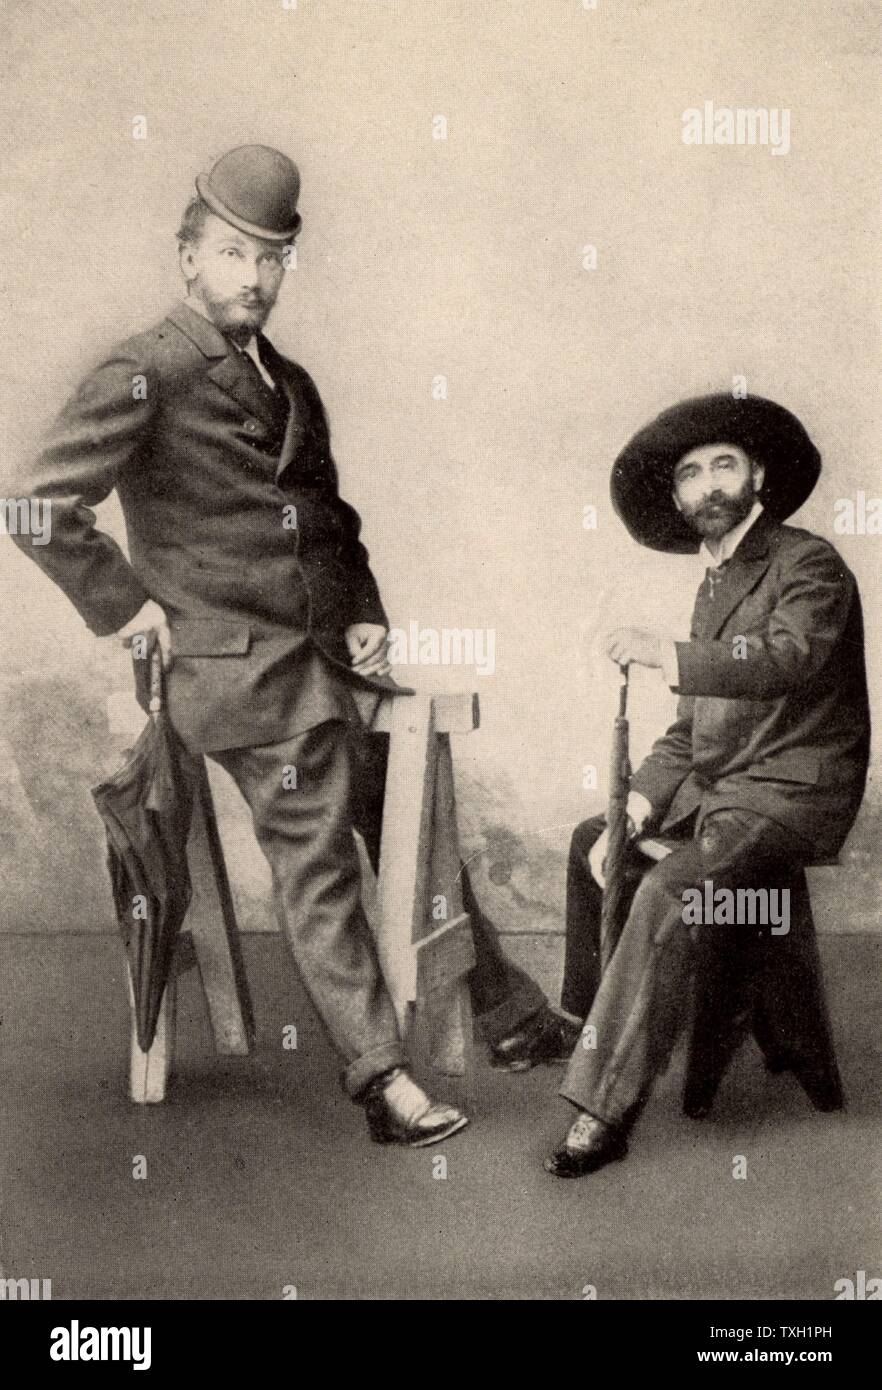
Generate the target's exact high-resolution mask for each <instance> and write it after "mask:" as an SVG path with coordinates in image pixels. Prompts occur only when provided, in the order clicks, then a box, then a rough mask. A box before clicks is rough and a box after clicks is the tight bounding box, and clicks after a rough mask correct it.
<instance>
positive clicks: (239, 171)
mask: <svg viewBox="0 0 882 1390" xmlns="http://www.w3.org/2000/svg"><path fill="white" fill-rule="evenodd" d="M196 191H197V192H198V194H199V196H200V198H201V199H202V201H203V202H204V203H207V204H208V206H209V207H210V208H211V210H212V212H215V213H217V215H218V217H222V218H223V219H224V221H225V222H230V223H231V224H232V225H233V226H234V227H238V228H239V230H240V232H247V233H248V235H249V236H257V237H262V238H263V240H264V241H278V242H283V241H290V240H291V239H292V237H295V236H296V235H297V233H298V232H299V231H300V224H301V217H300V214H299V212H298V211H297V199H298V197H299V196H300V172H299V170H298V168H297V165H296V164H294V163H293V161H292V160H290V159H289V158H288V156H287V155H286V154H281V153H280V152H279V150H273V149H271V148H270V147H269V145H237V147H236V149H234V150H228V151H227V153H226V154H223V155H221V157H220V159H219V160H218V161H217V163H216V164H215V165H214V166H213V167H212V170H211V173H210V174H199V175H198V176H197V178H196Z"/></svg>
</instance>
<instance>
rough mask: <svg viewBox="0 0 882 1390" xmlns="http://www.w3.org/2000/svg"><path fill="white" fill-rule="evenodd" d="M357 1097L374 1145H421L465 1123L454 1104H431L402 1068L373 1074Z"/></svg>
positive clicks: (411, 1146) (440, 1138) (460, 1127)
mask: <svg viewBox="0 0 882 1390" xmlns="http://www.w3.org/2000/svg"><path fill="white" fill-rule="evenodd" d="M360 1099H361V1100H362V1102H363V1104H364V1108H365V1114H366V1116H367V1122H368V1129H369V1130H370V1134H371V1138H372V1139H373V1141H374V1143H375V1144H404V1145H406V1146H407V1147H408V1148H412V1149H418V1148H423V1147H424V1146H425V1145H427V1144H437V1143H439V1142H440V1141H441V1140H442V1139H447V1138H449V1136H450V1135H451V1134H456V1132H457V1130H460V1129H463V1128H465V1126H466V1125H467V1124H468V1117H467V1116H466V1115H464V1114H463V1113H462V1111H461V1110H457V1109H456V1107H455V1106H453V1105H446V1104H444V1103H433V1102H432V1101H431V1100H430V1099H429V1097H428V1096H427V1095H426V1093H425V1091H423V1090H421V1089H420V1087H419V1086H417V1084H416V1082H415V1081H413V1080H412V1079H411V1077H410V1076H408V1074H407V1072H406V1071H405V1070H404V1068H403V1067H395V1068H394V1069H393V1070H392V1071H388V1072H384V1073H383V1075H382V1076H377V1077H374V1079H373V1081H371V1082H370V1084H369V1085H368V1086H367V1087H366V1089H365V1090H364V1091H363V1092H362V1095H361V1097H360Z"/></svg>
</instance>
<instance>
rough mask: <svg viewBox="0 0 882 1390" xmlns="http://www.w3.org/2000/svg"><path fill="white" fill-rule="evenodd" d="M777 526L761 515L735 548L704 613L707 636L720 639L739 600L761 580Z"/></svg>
mask: <svg viewBox="0 0 882 1390" xmlns="http://www.w3.org/2000/svg"><path fill="white" fill-rule="evenodd" d="M778 525H779V524H778V522H777V521H775V520H774V519H773V518H772V517H771V516H769V513H768V512H763V514H762V516H760V517H758V518H757V520H756V521H755V522H754V524H753V526H751V528H750V530H749V531H748V532H747V535H746V536H745V537H744V539H743V541H742V542H741V544H740V545H739V546H738V549H737V550H736V551H735V554H734V555H733V556H732V560H731V562H730V564H729V565H728V566H727V568H726V571H725V574H724V576H723V577H721V580H720V582H719V584H718V585H717V590H716V593H715V594H714V597H713V599H712V600H711V602H710V604H709V605H708V608H707V610H706V613H705V617H704V623H703V627H704V629H705V632H706V634H707V636H709V637H719V635H720V633H721V632H722V630H723V628H724V627H725V625H726V623H727V622H728V620H729V618H730V616H731V615H732V613H734V611H735V609H736V608H737V607H738V605H739V604H740V603H741V601H742V599H744V598H745V596H746V595H747V594H749V593H750V591H751V589H754V588H756V586H757V584H758V583H759V581H760V579H762V577H763V575H764V574H765V572H766V570H767V569H768V568H769V565H770V564H771V562H772V539H773V537H774V535H775V533H776V531H777V530H778Z"/></svg>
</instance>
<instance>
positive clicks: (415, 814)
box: [129, 689, 478, 1104]
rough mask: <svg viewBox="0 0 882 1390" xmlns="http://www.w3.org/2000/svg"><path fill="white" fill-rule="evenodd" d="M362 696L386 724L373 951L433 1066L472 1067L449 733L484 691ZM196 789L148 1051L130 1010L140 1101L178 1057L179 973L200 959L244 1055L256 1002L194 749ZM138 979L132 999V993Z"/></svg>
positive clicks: (212, 1013)
mask: <svg viewBox="0 0 882 1390" xmlns="http://www.w3.org/2000/svg"><path fill="white" fill-rule="evenodd" d="M357 703H358V704H359V709H360V713H361V716H362V720H363V722H364V725H365V728H366V729H367V730H368V731H369V732H376V733H385V734H388V735H389V762H388V771H387V776H386V790H385V799H384V808H383V825H382V839H381V847H380V871H379V876H378V883H377V902H378V909H377V922H376V927H375V935H376V942H377V953H378V955H379V959H380V964H381V967H382V970H383V974H384V977H385V979H386V984H387V987H388V989H389V992H390V994H391V996H392V1000H393V1003H394V1005H395V1010H396V1014H397V1017H398V1021H399V1027H400V1029H401V1032H402V1036H403V1037H406V1036H407V1035H408V1033H409V1031H410V1029H411V1027H412V1024H413V1020H414V1014H416V1016H417V1018H418V1020H419V1023H420V1032H421V1034H423V1035H424V1036H425V1038H426V1042H427V1045H428V1049H429V1056H430V1059H431V1063H432V1065H433V1067H434V1068H435V1069H436V1070H438V1071H443V1072H446V1073H447V1074H450V1075H461V1074H462V1073H463V1072H464V1071H465V1061H466V1048H467V1045H468V1040H469V1036H470V1032H471V1026H470V1025H471V1014H470V1008H469V997H468V985H467V981H466V975H467V973H468V971H469V970H470V969H471V968H472V966H473V965H474V961H475V954H474V946H473V944H472V934H471V923H470V920H469V917H468V915H467V914H466V913H465V912H464V911H463V905H462V892H461V887H460V866H461V860H460V853H459V837H458V834H457V828H456V804H455V796H454V786H453V764H452V760H451V754H450V734H452V733H469V732H471V730H473V729H476V728H477V727H478V697H477V695H472V694H456V695H434V696H432V695H401V696H396V695H382V694H379V693H374V692H372V691H370V690H368V689H365V690H364V691H359V692H358V693H357ZM193 763H194V767H193V776H194V781H195V796H194V809H193V822H192V826H191V830H190V838H189V841H188V846H187V850H188V859H189V865H190V877H191V880H192V884H193V898H192V902H191V905H190V909H189V911H188V913H187V918H186V920H185V923H184V929H183V930H182V932H181V935H180V938H179V942H178V948H177V951H176V957H175V969H174V972H173V975H172V978H171V979H170V981H169V984H168V985H167V987H166V991H165V995H164V997H163V1001H162V1008H161V1012H160V1017H159V1024H158V1027H157V1030H156V1037H155V1040H154V1042H153V1045H152V1047H151V1048H150V1050H149V1051H148V1052H142V1050H141V1048H140V1047H139V1045H138V1039H137V1034H136V1030H135V1023H134V1011H133V1010H132V1036H131V1048H130V1060H129V1094H130V1096H131V1099H132V1100H133V1101H135V1102H137V1103H138V1104H153V1103H156V1102H159V1101H162V1100H164V1098H165V1093H166V1087H167V1084H168V1080H169V1076H170V1073H171V1068H172V1064H173V1060H174V1038H175V996H176V984H177V978H178V976H180V975H181V974H183V973H184V972H185V971H187V970H189V969H192V968H194V967H195V968H197V969H198V971H199V977H200V981H201V984H202V989H203V992H204V994H205V999H206V1004H207V1006H208V1013H209V1018H210V1020H211V1027H212V1031H213V1033H214V1039H215V1045H216V1047H217V1050H218V1052H219V1053H226V1054H228V1055H235V1056H245V1055H247V1054H248V1053H249V1052H250V1051H251V1050H252V1047H253V1045H254V1036H255V1029H254V1014H253V1009H252V1005H251V999H250V996H249V993H248V984H247V981H246V978H245V969H244V964H243V960H242V952H241V946H240V942H239V933H238V928H237V924H236V917H235V912H234V909H233V900H232V895H231V893H230V886H229V882H228V879H227V873H226V867H225V864H224V857H223V851H222V848H221V842H220V837H219V835H218V830H217V822H216V819H215V813H214V805H213V802H212V796H211V790H210V787H209V783H208V775H207V772H206V769H205V763H204V760H203V759H202V758H198V759H194V760H193ZM132 1000H133V996H132V989H131V980H130V981H129V1003H130V1007H131V1005H132Z"/></svg>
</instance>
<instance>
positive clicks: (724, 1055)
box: [683, 926, 756, 1120]
mask: <svg viewBox="0 0 882 1390" xmlns="http://www.w3.org/2000/svg"><path fill="white" fill-rule="evenodd" d="M719 931H720V928H719V927H714V926H711V927H704V928H698V937H697V940H696V949H695V959H694V971H693V981H692V994H693V1008H692V1015H693V1022H692V1029H691V1036H690V1039H689V1049H688V1054H687V1061H686V1081H685V1085H684V1088H683V1110H684V1113H685V1114H687V1115H689V1116H690V1118H691V1119H694V1120H700V1119H704V1117H705V1116H706V1115H707V1114H708V1113H709V1112H710V1109H711V1106H712V1105H713V1103H714V1098H715V1097H716V1094H717V1091H718V1090H719V1086H720V1082H721V1081H722V1079H723V1075H724V1073H725V1071H726V1068H727V1067H728V1065H729V1063H730V1062H731V1060H732V1058H733V1057H734V1056H735V1053H736V1052H737V1051H738V1048H739V1047H740V1046H741V1044H742V1042H743V1041H744V1039H745V1037H746V1036H747V1033H748V1031H749V1029H750V1023H751V1018H752V1015H753V998H754V993H755V989H756V981H755V970H756V962H755V961H754V960H751V959H750V958H749V957H748V955H747V954H746V953H744V952H742V951H740V950H738V949H737V944H736V943H731V944H730V943H728V942H726V941H720V939H719V936H718V934H719Z"/></svg>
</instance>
